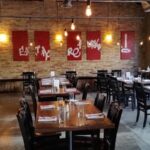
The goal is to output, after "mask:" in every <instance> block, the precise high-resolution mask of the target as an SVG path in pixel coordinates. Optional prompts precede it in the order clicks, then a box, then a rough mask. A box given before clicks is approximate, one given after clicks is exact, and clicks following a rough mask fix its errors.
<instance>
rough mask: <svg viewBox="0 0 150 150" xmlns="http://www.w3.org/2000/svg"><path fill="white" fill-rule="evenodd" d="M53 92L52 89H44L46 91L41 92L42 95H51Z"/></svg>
mask: <svg viewBox="0 0 150 150" xmlns="http://www.w3.org/2000/svg"><path fill="white" fill-rule="evenodd" d="M51 92H52V91H51V89H44V90H40V92H39V93H40V94H49V93H51Z"/></svg>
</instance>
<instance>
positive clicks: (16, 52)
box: [12, 31, 29, 61]
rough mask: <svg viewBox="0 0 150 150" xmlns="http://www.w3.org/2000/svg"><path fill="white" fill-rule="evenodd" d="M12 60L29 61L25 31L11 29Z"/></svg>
mask: <svg viewBox="0 0 150 150" xmlns="http://www.w3.org/2000/svg"><path fill="white" fill-rule="evenodd" d="M12 44H13V60H14V61H29V48H28V33H27V31H12Z"/></svg>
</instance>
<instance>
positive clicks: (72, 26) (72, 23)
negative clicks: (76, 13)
mask: <svg viewBox="0 0 150 150" xmlns="http://www.w3.org/2000/svg"><path fill="white" fill-rule="evenodd" d="M75 28H76V26H75V24H74V20H73V19H72V22H71V30H75Z"/></svg>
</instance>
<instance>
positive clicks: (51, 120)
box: [38, 116, 57, 122]
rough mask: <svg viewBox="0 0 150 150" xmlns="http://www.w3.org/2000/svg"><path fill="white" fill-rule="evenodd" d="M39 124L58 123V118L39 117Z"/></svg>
mask: <svg viewBox="0 0 150 150" xmlns="http://www.w3.org/2000/svg"><path fill="white" fill-rule="evenodd" d="M38 121H39V122H55V121H57V117H56V116H51V117H49V116H39V118H38Z"/></svg>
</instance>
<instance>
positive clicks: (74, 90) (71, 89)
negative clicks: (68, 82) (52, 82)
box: [66, 88, 76, 92]
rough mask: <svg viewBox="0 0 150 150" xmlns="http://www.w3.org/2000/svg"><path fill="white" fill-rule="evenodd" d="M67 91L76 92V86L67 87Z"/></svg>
mask: <svg viewBox="0 0 150 150" xmlns="http://www.w3.org/2000/svg"><path fill="white" fill-rule="evenodd" d="M66 92H76V88H67V89H66Z"/></svg>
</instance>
